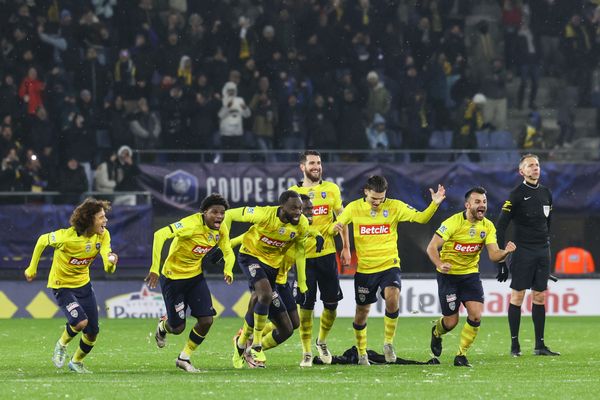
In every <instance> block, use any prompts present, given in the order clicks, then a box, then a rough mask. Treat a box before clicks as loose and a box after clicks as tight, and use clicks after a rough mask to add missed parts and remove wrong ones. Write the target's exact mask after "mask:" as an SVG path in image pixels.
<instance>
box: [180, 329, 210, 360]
mask: <svg viewBox="0 0 600 400" xmlns="http://www.w3.org/2000/svg"><path fill="white" fill-rule="evenodd" d="M203 340H204V336H203V335H201V334H200V333H198V331H197V330H196V327H194V328H192V330H191V331H190V336H189V337H188V340H187V343H186V344H185V346H184V347H183V350H182V351H181V354H179V358H181V359H182V360H189V359H190V356H191V355H192V353H193V352H194V350H196V349H197V348H198V346H199V345H200V343H202V341H203Z"/></svg>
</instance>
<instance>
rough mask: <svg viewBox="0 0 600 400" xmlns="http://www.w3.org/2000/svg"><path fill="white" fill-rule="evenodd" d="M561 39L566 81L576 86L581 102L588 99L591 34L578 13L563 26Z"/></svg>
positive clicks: (590, 67) (591, 62)
mask: <svg viewBox="0 0 600 400" xmlns="http://www.w3.org/2000/svg"><path fill="white" fill-rule="evenodd" d="M562 39H563V49H564V50H563V51H564V55H565V71H566V74H567V75H566V78H567V82H568V84H569V85H572V86H577V88H578V89H579V101H580V104H582V102H583V103H585V102H586V101H589V97H588V96H589V93H590V91H589V86H590V84H589V82H590V79H591V71H592V66H593V60H592V57H591V55H592V45H593V43H592V40H591V39H592V36H591V35H590V32H589V30H588V28H587V26H586V25H585V23H584V22H583V21H582V18H581V16H580V15H579V14H577V13H575V14H573V16H572V17H571V19H570V20H569V22H568V23H567V25H566V26H565V29H564V31H563V37H562Z"/></svg>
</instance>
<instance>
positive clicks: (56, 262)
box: [25, 198, 119, 374]
mask: <svg viewBox="0 0 600 400" xmlns="http://www.w3.org/2000/svg"><path fill="white" fill-rule="evenodd" d="M109 210H110V203H109V202H108V201H104V200H96V199H93V198H87V199H85V201H84V202H83V203H81V204H80V205H79V206H77V208H76V209H75V210H74V211H73V214H71V218H70V219H69V222H70V224H71V227H70V228H67V229H59V230H57V231H54V232H50V233H44V234H43V235H41V236H40V237H39V238H38V240H37V243H36V244H35V249H34V250H33V255H32V257H31V261H30V263H29V267H28V268H27V269H26V270H25V278H26V279H27V281H28V282H31V281H32V280H33V279H34V278H35V276H36V274H37V267H38V263H39V261H40V257H41V255H42V253H43V251H44V249H45V248H46V247H47V246H51V247H54V256H53V257H52V267H51V268H50V274H49V275H48V287H49V288H51V289H52V293H53V294H54V297H55V298H56V303H57V304H58V306H59V307H60V309H61V310H62V311H63V313H64V314H65V316H66V317H67V324H66V327H65V330H64V331H63V334H62V336H61V337H60V339H58V342H56V345H55V346H54V355H53V356H52V362H53V363H54V365H55V366H56V367H57V368H62V367H63V365H64V363H65V359H66V357H67V345H68V344H69V342H71V340H73V338H75V336H77V334H78V333H79V332H83V333H82V335H81V339H80V341H79V347H78V348H77V350H76V351H75V354H74V355H73V357H72V358H71V361H69V369H70V370H71V371H74V372H77V373H80V374H81V373H89V372H90V371H88V370H87V369H86V368H85V367H84V366H83V359H84V358H85V356H87V355H88V353H89V352H90V351H92V348H93V347H94V344H95V343H96V338H97V336H98V332H99V331H100V327H99V325H98V305H97V302H96V295H95V294H94V289H93V288H92V283H91V282H90V266H91V265H92V263H93V262H94V260H95V258H96V257H97V256H98V254H100V257H101V258H102V262H103V264H104V270H105V271H106V272H107V273H109V274H112V273H114V272H115V270H116V268H117V262H118V260H119V258H118V257H117V255H116V254H115V253H113V252H112V250H111V248H110V234H109V233H108V230H107V229H106V223H107V222H108V219H106V212H107V211H109Z"/></svg>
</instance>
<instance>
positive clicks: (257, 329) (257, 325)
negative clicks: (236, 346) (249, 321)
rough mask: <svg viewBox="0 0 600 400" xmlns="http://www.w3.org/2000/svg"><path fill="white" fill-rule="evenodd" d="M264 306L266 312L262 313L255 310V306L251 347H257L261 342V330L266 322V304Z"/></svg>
mask: <svg viewBox="0 0 600 400" xmlns="http://www.w3.org/2000/svg"><path fill="white" fill-rule="evenodd" d="M256 304H260V303H256ZM265 308H266V312H265V313H264V314H259V313H258V312H256V311H258V310H256V308H255V310H256V311H255V312H254V332H253V334H254V337H253V338H252V347H259V346H260V344H261V342H262V331H263V329H264V328H265V325H266V324H267V312H268V310H269V308H268V306H267V307H265Z"/></svg>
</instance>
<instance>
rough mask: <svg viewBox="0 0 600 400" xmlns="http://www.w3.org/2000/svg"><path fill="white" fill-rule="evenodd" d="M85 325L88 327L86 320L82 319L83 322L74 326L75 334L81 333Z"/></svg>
mask: <svg viewBox="0 0 600 400" xmlns="http://www.w3.org/2000/svg"><path fill="white" fill-rule="evenodd" d="M87 325H88V320H87V319H84V320H81V321H79V322H78V323H77V325H75V326H74V327H73V328H75V330H76V331H77V332H81V331H82V330H84V329H85V328H86V327H87Z"/></svg>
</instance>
